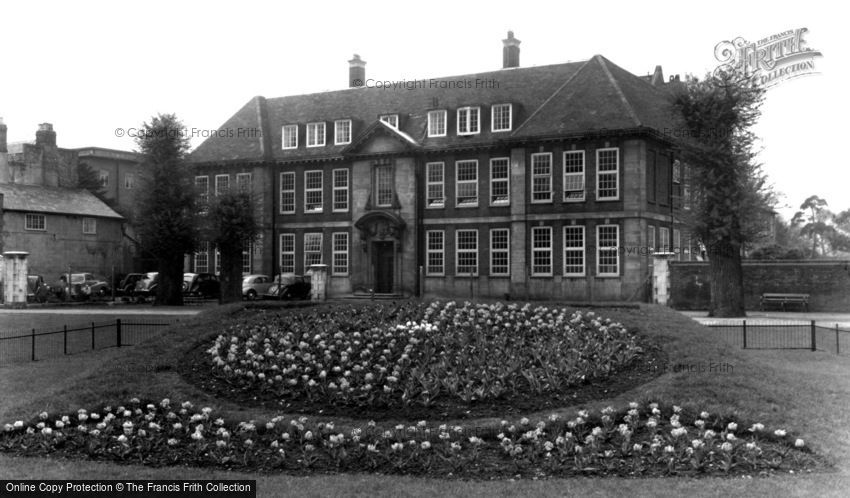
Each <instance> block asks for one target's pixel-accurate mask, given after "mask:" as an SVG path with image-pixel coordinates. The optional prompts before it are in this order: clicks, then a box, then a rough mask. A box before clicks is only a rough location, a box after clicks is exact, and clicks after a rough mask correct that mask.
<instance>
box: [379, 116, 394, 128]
mask: <svg viewBox="0 0 850 498" xmlns="http://www.w3.org/2000/svg"><path fill="white" fill-rule="evenodd" d="M379 119H380V120H381V121H383V122H384V123H387V124H388V125H390V126H392V127H393V128H395V129H398V114H382V115H381V117H380V118H379Z"/></svg>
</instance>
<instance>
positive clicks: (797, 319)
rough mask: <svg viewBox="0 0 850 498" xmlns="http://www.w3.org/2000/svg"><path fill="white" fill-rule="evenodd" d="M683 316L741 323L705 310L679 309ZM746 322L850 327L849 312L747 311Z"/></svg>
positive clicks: (705, 322) (736, 319)
mask: <svg viewBox="0 0 850 498" xmlns="http://www.w3.org/2000/svg"><path fill="white" fill-rule="evenodd" d="M679 313H682V314H683V315H685V316H689V317H691V318H692V319H694V320H696V321H697V322H699V323H701V324H703V325H709V324H732V323H741V320H742V318H712V317H709V316H708V312H707V311H680V312H679ZM745 319H746V320H747V323H752V324H759V323H780V322H781V323H810V322H811V321H812V320H814V321H815V322H817V324H818V325H823V326H828V327H834V326H835V325H836V324H837V325H838V326H839V327H842V328H848V329H850V313H803V312H782V311H748V312H747V317H746V318H745Z"/></svg>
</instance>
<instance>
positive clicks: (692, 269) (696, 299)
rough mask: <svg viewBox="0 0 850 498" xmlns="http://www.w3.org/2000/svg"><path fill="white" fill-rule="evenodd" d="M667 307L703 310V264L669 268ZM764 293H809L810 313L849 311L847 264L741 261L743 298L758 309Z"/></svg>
mask: <svg viewBox="0 0 850 498" xmlns="http://www.w3.org/2000/svg"><path fill="white" fill-rule="evenodd" d="M670 285H671V305H672V306H673V307H674V308H676V309H707V308H708V304H709V301H710V290H709V268H708V263H707V262H678V261H674V262H672V263H671V265H670ZM765 292H786V293H787V292H791V293H802V294H810V301H809V309H810V310H811V311H842V312H846V311H850V263H848V262H847V261H745V262H744V299H745V304H746V307H747V309H751V310H755V309H758V308H759V297H760V296H761V294H762V293H765Z"/></svg>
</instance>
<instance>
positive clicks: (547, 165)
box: [531, 152, 552, 202]
mask: <svg viewBox="0 0 850 498" xmlns="http://www.w3.org/2000/svg"><path fill="white" fill-rule="evenodd" d="M531 202H552V153H551V152H540V153H537V154H532V155H531Z"/></svg>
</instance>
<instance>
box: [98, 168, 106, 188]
mask: <svg viewBox="0 0 850 498" xmlns="http://www.w3.org/2000/svg"><path fill="white" fill-rule="evenodd" d="M98 179H100V185H101V186H103V187H108V186H109V171H101V172H99V174H98Z"/></svg>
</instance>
